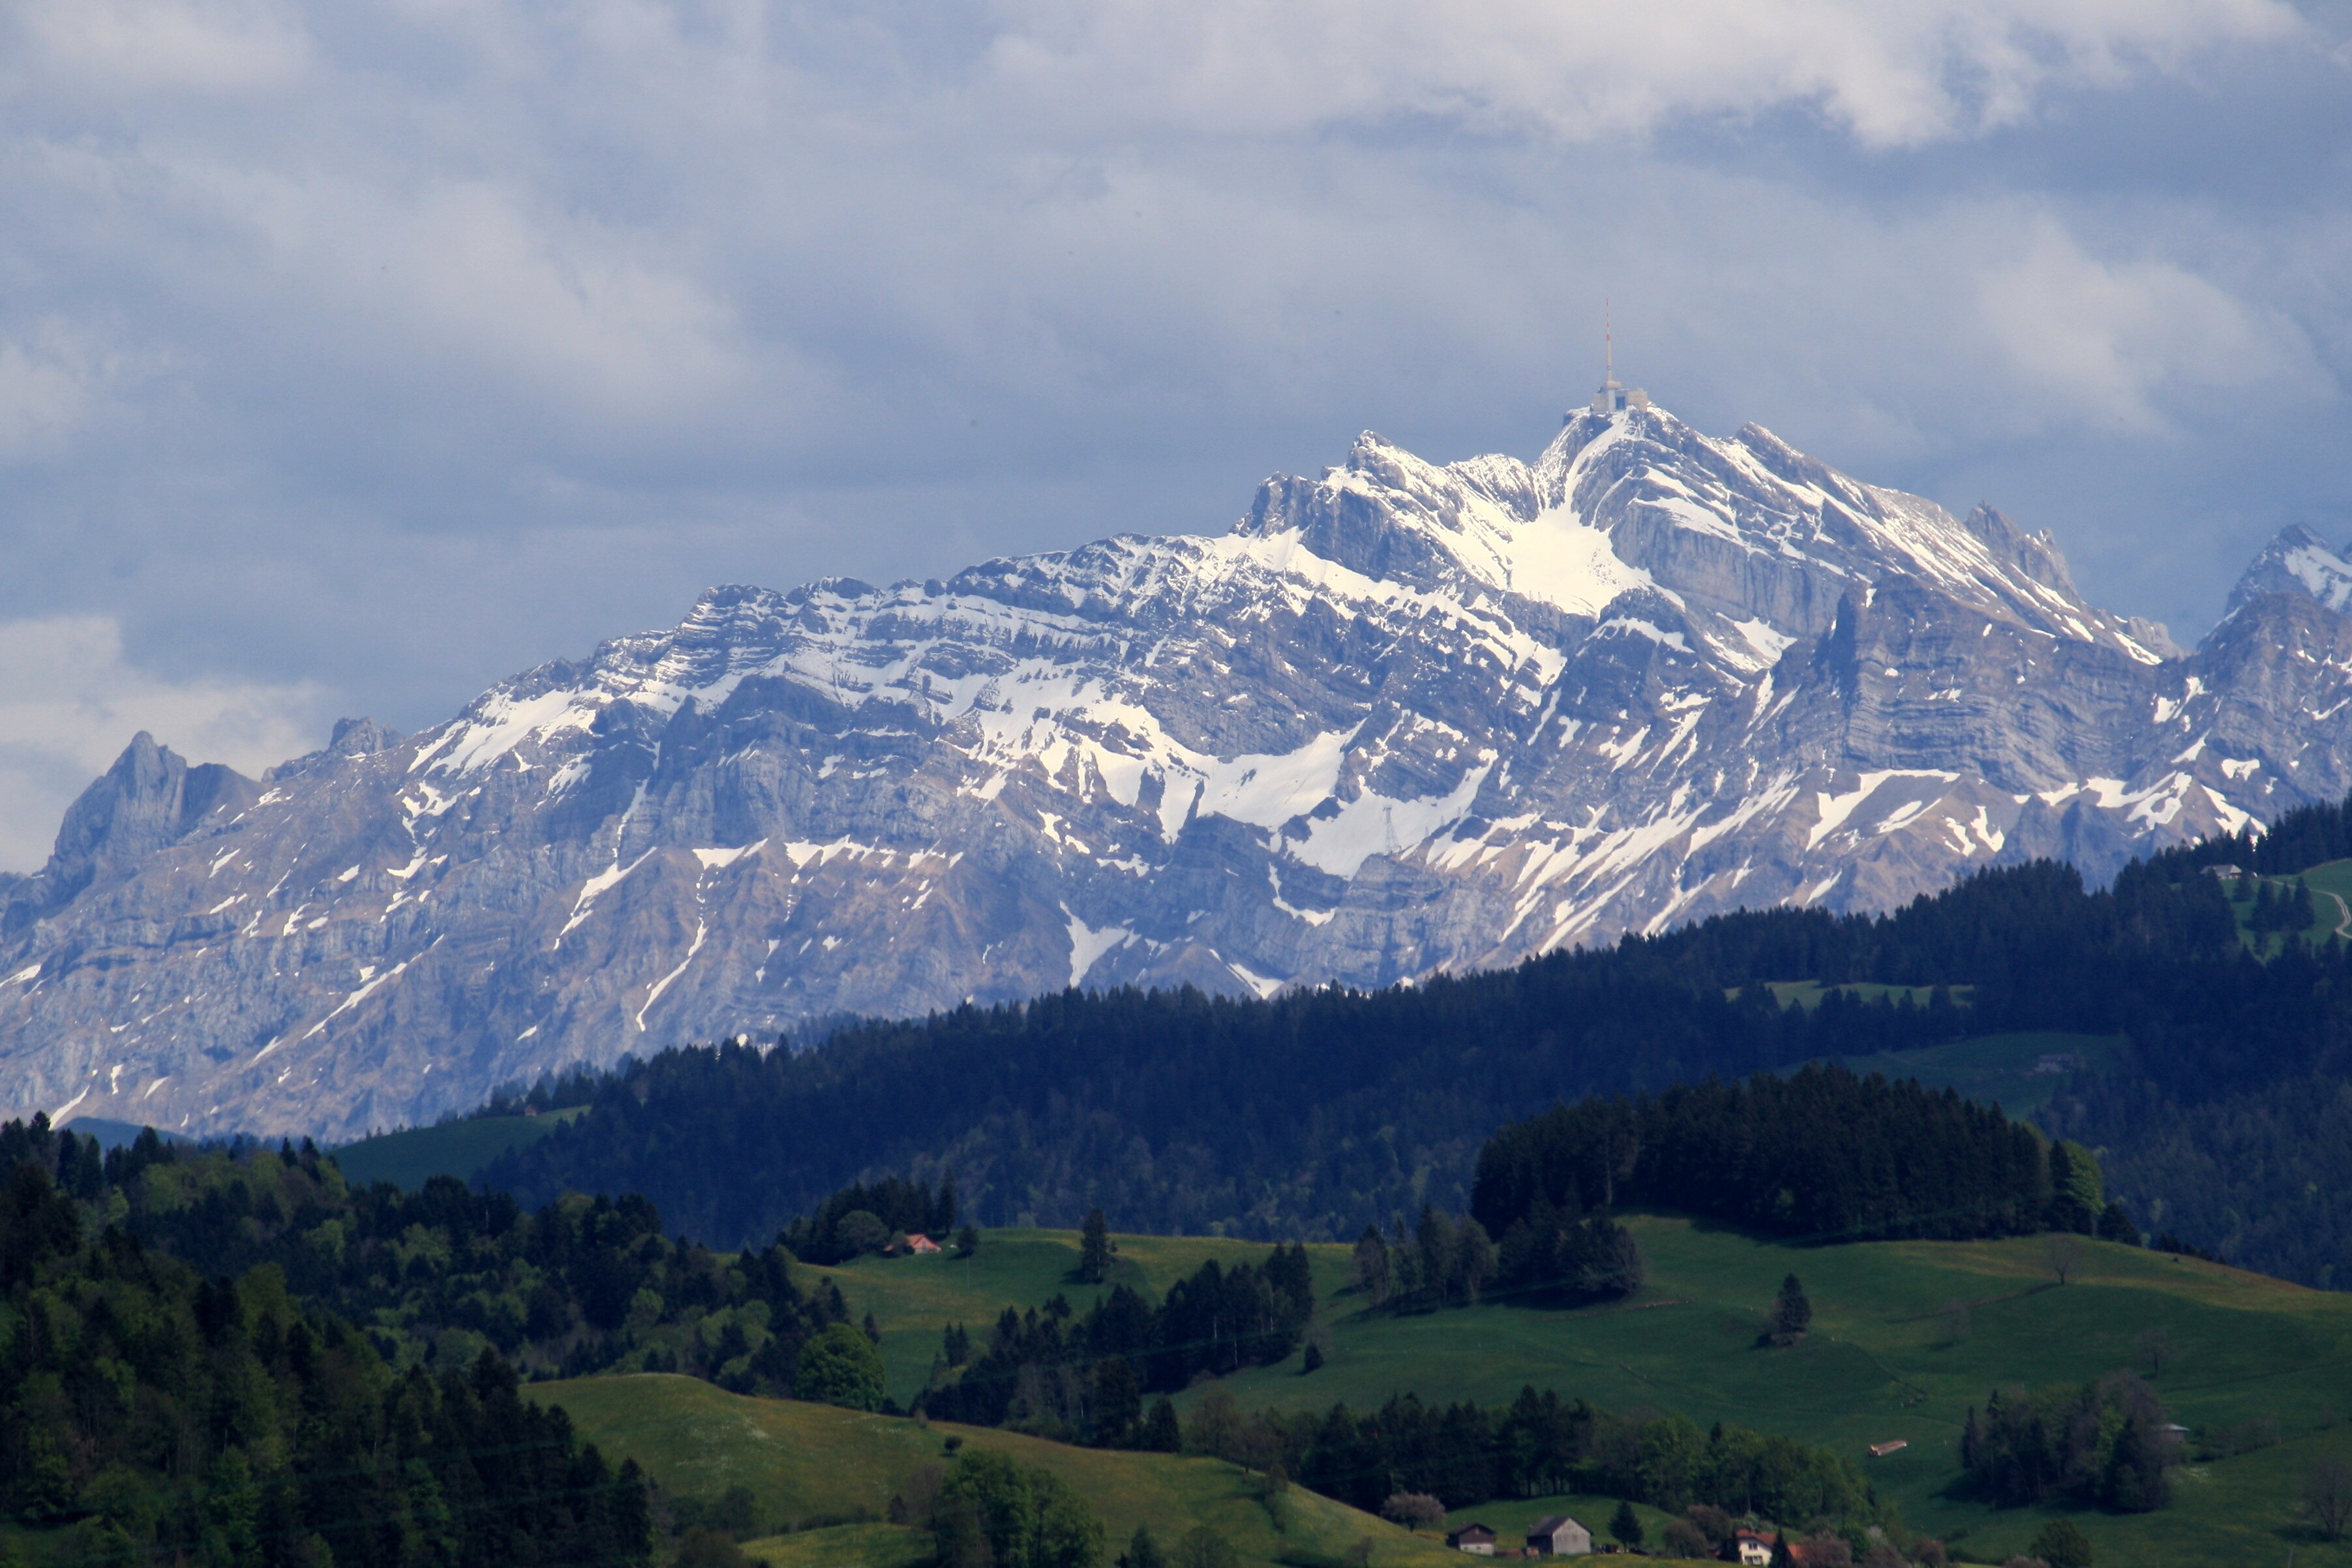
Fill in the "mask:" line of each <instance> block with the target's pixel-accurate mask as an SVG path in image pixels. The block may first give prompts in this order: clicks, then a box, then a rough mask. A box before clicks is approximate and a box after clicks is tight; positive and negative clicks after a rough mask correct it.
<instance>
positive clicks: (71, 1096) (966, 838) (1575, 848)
mask: <svg viewBox="0 0 2352 1568" xmlns="http://www.w3.org/2000/svg"><path fill="white" fill-rule="evenodd" d="M2347 610H2352V563H2347V561H2346V560H2345V559H2344V558H2343V557H2342V556H2341V555H2339V554H2337V553H2336V552H2333V551H2331V550H2329V549H2328V548H2326V546H2324V545H2323V544H2322V543H2321V542H2318V541H2317V540H2315V539H2314V538H2312V537H2311V536H2309V535H2308V534H2305V533H2304V532H2302V531H2299V530H2298V531H2290V532H2288V533H2287V534H2284V535H2282V536H2281V537H2280V538H2279V539H2278V540H2277V541H2275V542H2273V544H2272V545H2271V546H2270V547H2269V548H2268V549H2266V550H2265V551H2264V552H2263V554H2262V555H2261V556H2260V557H2259V558H2258V559H2257V560H2256V561H2255V563H2253V565H2252V568H2251V569H2250V570H2249V571H2248V573H2247V574H2246V576H2245V578H2244V579H2243V581H2242V583H2241V584H2239V586H2238V588H2237V590H2236V592H2235V594H2234V595H2232V597H2231V601H2230V605H2229V609H2228V613H2227V614H2226V615H2225V616H2223V618H2222V619H2221V622H2220V624H2219V625H2218V626H2215V627H2214V629H2213V630H2212V631H2211V632H2210V634H2209V635H2208V636H2207V637H2205V638H2204V639H2203V641H2202V642H2201V643H2200V645H2199V646H2198V647H2197V648H2195V649H2194V650H2193V651H2184V650H2182V649H2179V648H2178V647H2174V646H2173V645H2172V643H2171V642H2170V640H2169V639H2168V637H2166V635H2165V633H2164V631H2163V629H2162V628H2161V627H2158V626H2153V625H2150V624H2147V623H2145V622H2141V621H2137V620H2134V619H2130V618H2127V617H2125V616H2117V615H2115V614H2111V613H2109V612H2107V611H2104V610H2101V609H2098V608H2096V607H2095V606H2093V605H2089V604H2087V603H2085V602H2084V599H2083V597H2082V595H2080V594H2079V593H2077V591H2076V590H2075V588H2074V585H2073V584H2072V582H2071V581H2070V579H2069V577H2068V574H2067V570H2066V566H2065V563H2064V562H2063V559H2062V558H2061V556H2060V554H2059V552H2058V550H2057V548H2056V546H2055V544H2054V543H2053V542H2052V540H2051V539H2050V537H2049V536H2048V535H2047V534H2028V533H2025V532H2023V531H2021V530H2019V529H2018V528H2017V527H2016V526H2014V525H2013V524H2012V523H2011V522H2010V521H2009V520H2008V519H2006V518H2004V517H2002V516H2001V515H2000V513H1999V512H1997V511H1994V510H1990V509H1988V508H1983V507H1979V509H1978V510H1975V511H1974V512H1972V513H1970V514H1969V516H1968V517H1966V518H1965V519H1956V518H1954V517H1952V516H1951V515H1950V514H1949V513H1948V512H1946V511H1944V510H1942V509H1941V508H1939V507H1937V506H1936V505H1934V504H1932V503H1930V502H1928V501H1926V500H1921V499H1919V498H1917V497H1915V496H1909V495H1905V494H1901V493H1898V492H1895V491H1892V490H1887V489H1879V488H1876V487H1874V486H1871V485H1868V484H1865V483H1863V482H1861V481H1859V480H1856V479H1850V478H1848V477H1846V476H1844V475H1843V474H1841V473H1839V472H1837V471H1835V470H1833V469H1832V468H1827V467H1825V466H1824V465H1822V463H1820V462H1817V461H1815V460H1813V459H1812V458H1807V457H1805V456H1802V455H1801V454H1799V453H1797V452H1795V451H1793V450H1791V449H1790V447H1787V446H1785V445H1784V444H1782V443H1781V442H1780V441H1779V440H1778V439H1776V438H1775V437H1772V436H1771V435H1770V434H1769V433H1768V432H1767V431H1765V430H1763V429H1761V428H1759V427H1758V426H1752V425H1751V426H1746V427H1744V428H1743V429H1741V430H1740V431H1739V433H1738V435H1736V436H1734V437H1729V438H1727V439H1716V438H1712V437H1706V436H1702V435H1700V434H1699V433H1698V432H1696V431H1695V430H1693V429H1691V428H1689V427H1688V426H1685V425H1684V424H1682V423H1681V422H1680V421H1678V420H1676V419H1675V418H1674V417H1673V416H1671V415H1668V414H1666V413H1664V412H1663V411H1661V410H1658V409H1655V408H1648V407H1642V406H1634V407H1632V408H1629V409H1626V410H1625V411H1623V412H1618V413H1613V414H1608V415H1603V414H1599V413H1578V414H1576V415H1574V416H1570V418H1569V419H1568V421H1567V422H1566V424H1565V425H1564V426H1563V427H1562V428H1561V430H1560V432H1559V436H1558V437H1557V438H1556V439H1555V440H1554V441H1553V442H1552V443H1551V445H1550V446H1549V447H1548V448H1546V450H1545V451H1544V452H1543V453H1542V454H1541V455H1540V456H1539V457H1538V458H1537V459H1536V460H1535V461H1534V462H1533V463H1532V464H1529V463H1527V462H1523V461H1520V460H1518V459H1517V458H1507V457H1487V458H1473V459H1470V460H1467V461H1464V462H1458V463H1454V464H1450V465H1446V466H1444V467H1440V466H1436V465H1433V464H1431V463H1427V462H1423V461H1422V460H1421V459H1419V458H1414V457H1412V456H1411V455H1409V454H1407V453H1405V452H1402V451H1400V450H1398V449H1397V448H1395V447H1391V446H1390V445H1389V444H1387V443H1385V442H1383V441H1381V439H1380V438H1378V437H1374V436H1370V435H1366V436H1364V437H1360V439H1359V440H1358V441H1357V443H1356V445H1355V447H1354V448H1353V449H1352V450H1351V451H1350V452H1349V454H1348V458H1347V461H1346V462H1345V463H1344V464H1343V465H1342V466H1340V467H1339V468H1333V469H1331V470H1329V471H1328V472H1327V473H1326V474H1325V475H1324V476H1323V477H1322V478H1320V479H1293V478H1287V477H1282V478H1276V479H1270V480H1268V481H1267V482H1266V483H1265V485H1264V486H1263V487H1261V489H1259V491H1258V494H1257V497H1256V499H1255V502H1254V503H1253V504H1252V505H1251V507H1250V509H1249V511H1248V514H1247V515H1246V516H1245V517H1244V518H1243V519H1242V521H1240V522H1239V523H1238V524H1236V525H1235V526H1234V528H1233V529H1232V530H1231V531H1229V532H1226V533H1224V534H1222V535H1217V536H1198V537H1195V536H1183V537H1173V538H1149V537H1138V536H1132V535H1123V536H1118V537H1115V538H1112V539H1108V540H1106V541H1103V542H1099V543H1095V544H1090V545H1087V546H1085V547H1084V548H1081V549H1077V550H1074V551H1070V552H1065V553H1056V554H1047V555H1039V556H1034V557H1028V558H1024V559H1019V560H1000V561H992V562H989V563H984V564H982V565H979V566H975V567H973V568H971V570H969V571H966V572H964V573H962V574H960V575H958V576H957V577H955V578H953V579H952V580H950V581H945V582H941V581H936V580H935V581H930V582H923V583H914V582H908V583H900V584H895V585H893V586H891V587H888V588H875V587H870V586H868V585H866V584H863V583H858V582H856V581H851V580H845V579H835V580H831V581H826V582H822V583H818V584H813V585H811V586H808V587H803V588H798V589H794V590H793V591H791V592H788V593H777V592H770V591H767V590H763V589H757V588H748V587H723V588H716V589H712V590H711V591H709V592H708V593H707V594H705V595H703V596H702V598H701V599H700V601H699V602H698V603H697V604H696V605H694V607H693V609H692V610H691V612H690V613H689V614H688V616H687V617H686V619H685V620H684V621H683V622H682V623H681V624H680V625H678V626H677V627H675V628H673V629H671V630H667V631H662V632H656V633H649V634H646V635H643V636H637V637H623V638H619V639H617V640H614V641H613V642H610V643H607V644H606V645H604V647H601V648H599V649H598V650H597V651H596V652H595V653H594V655H593V657H591V658H587V659H585V660H583V661H577V662H574V661H568V660H567V661H559V662H555V663H551V664H548V665H545V666H542V667H541V668H537V669H534V670H531V671H530V672H528V673H526V674H523V675H520V676H518V677H516V678H514V679H510V680H508V681H505V682H502V683H500V684H499V685H498V686H496V687H495V688H493V689H490V690H489V691H488V692H486V693H484V694H483V695H482V696H481V697H480V698H479V699H478V700H476V701H474V702H473V703H472V704H471V705H470V706H469V707H467V709H466V710H465V711H464V712H462V713H460V714H458V715H457V717H456V718H454V719H451V720H449V721H447V722H446V723H443V724H440V725H437V726H436V727H434V728H432V729H429V730H427V731H424V732H423V733H420V734H417V735H414V736H407V737H403V736H400V735H396V734H394V733H392V732H390V731H386V730H384V729H383V728H382V727H381V726H378V725H376V724H373V723H372V722H367V721H345V722H344V723H342V724H341V725H339V726H338V727H337V729H336V731H335V735H334V740H333V742H332V743H331V746H330V747H329V748H328V749H327V750H325V751H323V752H317V753H315V754H312V755H310V756H307V757H302V758H299V759H297V760H295V761H293V762H290V763H286V764H284V765H283V766H280V767H278V768H276V769H273V770H271V772H270V773H268V775H267V776H266V777H264V778H263V779H261V780H260V781H258V782H256V781H252V780H248V779H246V778H243V777H241V776H239V775H237V774H236V773H232V772H229V771H228V770H226V769H224V768H220V767H217V766H196V767H192V766H190V765H188V764H187V763H185V762H184V761H183V760H182V759H181V758H180V757H178V756H176V755H174V754H173V752H170V751H168V750H166V749H164V748H163V747H161V746H159V745H158V744H156V743H155V742H153V741H152V740H151V739H150V738H149V737H148V736H146V735H144V734H142V735H141V736H139V737H138V738H137V739H136V740H135V741H134V742H132V743H131V747H130V749H129V750H128V751H126V752H124V753H123V754H122V757H121V760H120V761H119V762H118V763H116V764H115V765H114V767H113V768H112V769H111V770H110V772H109V773H107V774H106V775H105V776H104V777H103V778H101V779H100V780H99V781H98V782H96V783H95V784H92V785H91V786H90V787H89V790H88V792H86V793H85V794H84V795H83V796H82V797H81V799H80V800H79V802H78V803H77V804H76V805H74V806H73V807H72V809H71V810H70V811H69V812H68V816H67V817H66V820H65V823H64V826H63V828H62V830H61V831H60V833H59V835H58V842H57V847H56V852H55V854H54V856H53V857H52V858H51V859H50V861H49V862H48V864H47V867H46V868H43V869H42V870H41V871H40V872H38V873H37V874H36V875H33V876H30V877H21V878H5V879H0V903H5V917H0V1109H5V1110H7V1111H9V1112H13V1113H29V1112H31V1111H34V1110H47V1111H48V1112H49V1113H50V1114H51V1115H52V1116H67V1115H71V1116H92V1115H96V1116H103V1117H110V1118H114V1119H118V1120H125V1121H146V1122H152V1123H154V1124H156V1125H158V1126H162V1127H165V1128H171V1129H180V1130H184V1131H190V1132H214V1131H231V1130H246V1131H257V1132H263V1133H268V1134H272V1135H274V1134H276V1133H278V1132H281V1131H284V1132H293V1133H312V1134H319V1135H325V1136H337V1137H347V1136H351V1135H354V1134H356V1133H358V1132H361V1131H364V1130H366V1129H368V1128H371V1127H375V1126H383V1125H390V1124H394V1123H401V1122H415V1121H430V1120H432V1119H433V1118H435V1117H436V1116H437V1115H440V1114H441V1113H443V1112H446V1111H451V1110H467V1109H471V1108H472V1107H474V1106H476V1105H478V1104H479V1103H480V1102H481V1100H483V1099H484V1097H485V1095H486V1093H487V1092H488V1090H489V1089H491V1088H492V1087H493V1086H495V1085H499V1084H501V1083H509V1082H513V1081H516V1080H523V1079H535V1078H537V1077H539V1076H541V1074H543V1073H546V1072H549V1071H551V1070H556V1069H561V1068H566V1067H569V1066H572V1065H576V1064H593V1065H599V1066H603V1065H609V1064H611V1063H613V1062H614V1061H615V1060H617V1059H618V1058H621V1057H622V1056H624V1055H625V1054H636V1055H640V1056H642V1055H646V1054H648V1053H650V1052H651V1051H654V1050H656V1049H658V1048H659V1047H664V1046H668V1045H675V1044H679V1043H684V1042H687V1041H690V1040H709V1039H713V1038H717V1037H725V1036H734V1035H738V1034H748V1035H756V1036H761V1037H765V1036H769V1035H772V1034H775V1033H779V1032H791V1031H799V1030H804V1029H807V1028H809V1027H812V1026H816V1025H820V1024H822V1023H823V1022H824V1021H825V1020H828V1019H833V1018H837V1017H840V1016H845V1015H886V1016H910V1015H920V1014H922V1013H924V1012H926V1011H928V1010H931V1009H939V1008H945V1007H950V1006H953V1005H956V1004H959V1003H961V1002H963V1001H965V1000H966V999H968V998H970V999H978V1000H981V1001H997V1000H1005V999H1013V998H1020V997H1026V996H1030V995H1034V994H1039V993H1041V992H1049V991H1053V990H1055V989H1058V988H1061V987H1064V986H1086V987H1107V986H1116V985H1127V984H1133V985H1142V986H1162V987H1167V986H1181V985H1187V984H1189V985H1193V986H1197V987H1200V988H1202V989H1204V990H1207V991H1212V992H1223V993H1239V994H1271V993H1273V992H1274V991H1276V990H1277V989H1279V988H1281V987H1284V986H1291V985H1314V984H1323V983H1327V982H1339V983H1344V984H1350V985H1359V986H1370V985H1379V984H1391V983H1395V982H1399V981H1409V980H1413V979H1417V978H1420V977H1423V976H1427V975H1431V974H1433V973H1444V972H1451V971H1462V970H1469V969H1481V968H1491V967H1495V966H1498V965H1503V964H1507V963H1512V962H1515V961H1517V960H1518V959H1521V958H1524V957H1526V956H1528V955H1530V954H1534V953H1538V952H1544V951H1547V950H1550V949H1554V948H1558V947H1561V946H1567V945H1575V944H1585V943H1595V942H1607V941H1611V940H1613V939H1614V938H1615V937H1616V936H1617V935H1618V934H1620V933H1622V932H1625V931H1654V930H1657V929H1660V928H1662V927H1664V926H1666V925H1668V924H1671V923H1677V922H1681V921H1688V920H1692V919H1695V918H1698V917H1701V916H1705V915H1706V914H1710V913H1714V912H1717V911H1721V910H1729V909H1733V908H1738V907H1742V906H1746V907H1764V906H1772V905H1783V904H1795V905H1805V906H1814V907H1822V908H1827V909H1832V910H1881V909H1886V908H1889V907H1892V906H1894V905H1896V904H1898V903H1901V902H1903V901H1905V900H1909V899H1910V898H1912V897H1913V896H1915V895H1916V894H1919V893H1922V892H1926V891H1929V890H1933V889H1938V888H1941V887H1944V886H1945V885H1947V884H1948V883H1950V882H1951V881H1952V880H1953V879H1955V878H1956V877H1958V876H1959V875H1961V874H1964V873H1966V872H1968V871H1969V870H1970V869H1973V868H1982V867H1986V866H1991V865H2000V864H2007V863H2012V862H2017V861H2021V860H2026V859H2030V858H2036V857H2045V856H2046V857H2057V858H2064V859H2067V860H2071V861H2072V862H2074V864H2076V865H2077V866H2079V867H2081V868H2082V869H2083V870H2084V873H2085V875H2087V876H2090V877H2092V878H2094V879H2097V878H2104V877H2106V876H2110V875H2112V874H2113V873H2114V871H2115V870H2116V868H2118V867H2119V866H2121V865H2122V864H2124V863H2125V862H2126V861H2127V860H2128V859H2129V858H2132V857H2134V856H2136V855H2139V854H2144V853H2147V851H2149V850H2150V849H2153V848H2156V847H2160V846H2163V845H2167V844H2171V843H2178V842H2182V841H2185V840H2189V839H2194V838H2198V837H2204V836H2207V835H2209V834H2212V833H2216V832H2221V831H2225V830H2234V829H2237V828H2241V827H2243V826H2247V825H2248V824H2249V823H2250V822H2251V823H2261V822H2265V821H2270V820H2274V819H2275V817H2276V815H2277V814H2278V813H2279V812H2280V811H2282V810H2284V809H2286V808H2288V807H2291V806H2294V805H2304V804H2308V803H2313V802H2319V801H2330V800H2335V799H2337V798H2340V797H2342V796H2343V795H2344V794H2345V793H2346V790H2347V786H2352V679H2347V674H2348V673H2352V618H2347Z"/></svg>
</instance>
